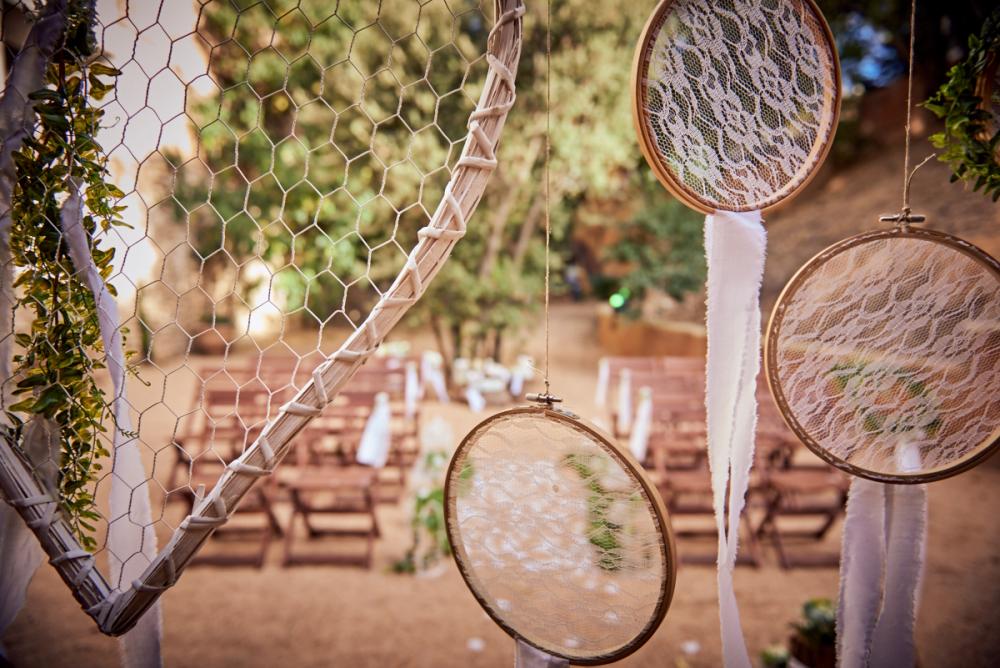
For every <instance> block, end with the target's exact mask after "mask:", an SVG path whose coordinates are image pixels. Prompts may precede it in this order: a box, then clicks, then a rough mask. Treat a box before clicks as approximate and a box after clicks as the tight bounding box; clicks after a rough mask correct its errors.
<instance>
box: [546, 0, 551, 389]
mask: <svg viewBox="0 0 1000 668" xmlns="http://www.w3.org/2000/svg"><path fill="white" fill-rule="evenodd" d="M551 154H552V0H548V1H547V2H546V4H545V395H546V396H551V395H550V393H549V271H550V260H549V245H550V241H551V237H552V229H551V219H550V213H551V205H552V201H551V197H550V194H551V186H550V184H549V161H550V158H551Z"/></svg>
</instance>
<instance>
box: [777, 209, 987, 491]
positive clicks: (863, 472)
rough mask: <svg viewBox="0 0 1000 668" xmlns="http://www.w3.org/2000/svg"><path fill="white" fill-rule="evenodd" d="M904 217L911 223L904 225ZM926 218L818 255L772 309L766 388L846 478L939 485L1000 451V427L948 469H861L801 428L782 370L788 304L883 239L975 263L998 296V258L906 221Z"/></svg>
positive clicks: (854, 239)
mask: <svg viewBox="0 0 1000 668" xmlns="http://www.w3.org/2000/svg"><path fill="white" fill-rule="evenodd" d="M893 218H899V216H889V217H885V219H886V220H891V219H893ZM906 218H908V219H909V220H906ZM922 219H923V217H922V216H912V215H908V216H906V217H904V220H903V222H902V223H901V224H899V225H897V226H896V227H894V228H891V229H886V230H877V231H874V232H865V233H862V234H858V235H855V236H852V237H849V238H847V239H844V240H842V241H839V242H837V243H835V244H833V245H832V246H829V247H828V248H826V249H824V250H822V251H820V252H819V253H818V254H817V255H815V256H814V257H813V258H812V259H811V260H809V261H808V262H807V263H806V264H805V265H804V266H802V267H801V268H800V269H799V270H798V272H796V274H795V275H794V276H793V277H792V279H791V280H790V281H789V282H788V284H787V285H786V286H785V288H784V290H782V292H781V295H780V296H779V297H778V301H777V302H776V304H775V306H774V310H773V312H772V315H771V320H770V323H769V325H768V328H767V335H766V340H765V344H764V348H765V355H764V361H765V368H766V374H767V381H768V385H769V386H770V388H771V394H772V396H773V397H774V400H775V403H776V404H777V406H778V409H779V411H780V412H781V415H782V417H783V418H784V420H785V422H786V423H787V424H788V426H789V428H791V429H792V431H794V432H795V434H796V436H798V437H799V439H801V440H802V442H803V443H805V444H806V446H807V447H808V448H809V449H810V450H812V451H813V452H814V453H815V454H816V455H817V456H819V457H820V458H821V459H823V460H825V461H826V462H828V463H830V464H832V465H833V466H836V467H837V468H839V469H841V470H843V471H845V472H847V473H850V474H852V475H856V476H860V477H863V478H867V479H869V480H874V481H877V482H885V483H899V484H918V483H926V482H932V481H935V480H941V479H943V478H948V477H951V476H953V475H956V474H958V473H962V472H963V471H967V470H968V469H971V468H973V467H975V466H977V465H978V464H980V463H982V462H983V461H985V460H986V459H987V458H988V457H990V455H992V454H993V453H994V452H996V450H997V448H998V447H1000V425H998V426H997V427H996V428H995V429H994V430H993V432H992V433H991V434H990V435H989V436H988V437H987V438H986V439H985V440H983V441H982V442H980V443H979V444H977V445H976V446H974V447H973V448H970V449H969V450H968V451H967V453H966V454H965V455H964V456H962V457H960V458H958V459H957V460H955V461H954V462H952V463H950V464H948V465H946V466H940V467H935V468H932V469H929V470H927V471H922V472H920V473H888V472H885V471H873V470H870V469H868V468H865V467H862V466H859V465H857V464H853V463H851V462H848V461H846V460H845V459H844V458H842V457H840V456H838V455H836V454H834V453H833V452H831V451H830V450H829V449H828V448H826V447H824V446H823V445H822V444H820V443H819V442H818V441H817V439H816V438H815V437H814V435H813V434H812V433H810V431H809V430H808V429H806V428H805V427H804V426H803V424H802V420H801V419H800V416H797V415H796V412H795V410H794V409H793V408H792V406H791V405H790V403H789V399H788V396H787V394H786V392H785V388H784V386H783V384H782V379H781V376H780V374H779V371H778V363H779V362H778V359H779V356H780V354H781V350H780V343H779V339H780V337H781V331H782V325H783V324H784V323H785V321H786V319H787V316H788V308H789V304H790V303H791V302H792V301H793V300H794V298H795V296H796V295H797V294H798V292H799V290H800V289H801V288H802V287H803V285H804V284H806V282H807V281H808V280H809V279H810V278H811V277H812V276H813V275H815V274H816V272H817V271H819V270H820V268H821V267H823V266H824V265H826V264H827V263H828V262H829V261H831V260H832V259H833V258H835V257H837V256H839V255H841V254H842V253H844V252H847V251H849V250H851V249H854V248H857V247H859V246H863V245H865V244H870V243H873V242H879V241H885V240H889V241H890V242H891V240H893V239H907V240H918V241H923V242H927V243H931V244H935V245H939V246H941V247H943V248H946V249H948V251H950V252H953V253H957V254H960V255H961V256H962V257H967V258H969V259H971V260H973V261H974V262H975V263H976V264H977V265H979V266H981V267H982V268H983V270H984V271H985V272H987V273H988V274H990V275H992V276H993V277H994V278H995V279H996V281H997V283H998V291H1000V262H997V260H996V259H994V258H993V257H991V256H990V255H988V254H987V253H986V252H985V251H983V250H982V249H980V248H978V247H977V246H975V245H973V244H971V243H969V242H967V241H965V240H963V239H960V238H958V237H956V236H953V235H951V234H946V233H944V232H940V231H937V230H930V229H920V228H913V227H910V225H909V224H908V222H920V221H921V220H922ZM974 385H975V383H974ZM970 389H971V388H970Z"/></svg>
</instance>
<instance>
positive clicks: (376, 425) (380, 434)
mask: <svg viewBox="0 0 1000 668" xmlns="http://www.w3.org/2000/svg"><path fill="white" fill-rule="evenodd" d="M391 445H392V407H391V406H390V405H389V395H388V394H386V393H385V392H379V393H378V394H376V395H375V405H374V406H373V407H372V413H371V415H369V416H368V421H367V422H366V423H365V430H364V431H363V432H361V443H359V444H358V455H357V460H358V463H359V464H365V465H366V466H372V467H374V468H377V469H380V468H382V467H383V466H385V463H386V461H387V460H388V459H389V447H390V446H391Z"/></svg>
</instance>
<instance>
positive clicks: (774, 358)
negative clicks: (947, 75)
mask: <svg viewBox="0 0 1000 668" xmlns="http://www.w3.org/2000/svg"><path fill="white" fill-rule="evenodd" d="M915 28H916V2H915V1H914V2H913V3H912V4H911V14H910V57H909V91H908V96H907V115H906V127H905V136H906V147H905V157H904V161H903V206H902V209H901V210H900V212H899V213H897V214H893V215H887V216H882V217H881V218H880V220H881V221H882V222H885V223H891V224H892V227H891V228H889V229H882V230H876V231H873V232H865V233H862V234H859V235H857V236H854V237H851V238H849V239H845V240H844V241H841V242H839V243H836V244H834V245H833V246H830V247H829V248H827V249H825V250H823V251H822V252H820V253H819V254H818V255H816V257H814V258H813V259H812V260H810V261H809V262H808V263H806V265H805V266H804V267H802V268H801V269H800V270H799V271H798V273H796V275H795V276H794V277H793V278H792V280H791V281H790V282H789V284H788V285H787V286H786V287H785V289H784V291H783V292H782V294H781V296H780V297H779V299H778V302H777V304H776V305H775V308H774V312H773V314H772V317H771V322H770V325H769V328H768V332H767V342H766V363H767V378H768V382H769V384H770V386H771V392H772V394H773V395H774V399H775V402H776V404H777V405H778V407H779V409H780V410H781V412H782V415H783V416H784V418H785V420H786V422H787V423H788V424H789V426H790V427H791V428H792V429H793V430H794V431H795V433H796V434H797V435H798V436H799V438H801V439H802V441H803V442H804V443H805V444H806V445H807V446H808V447H809V448H810V449H811V450H812V451H813V452H815V453H816V454H817V455H819V456H820V457H821V458H823V459H825V460H826V461H828V462H829V463H831V464H833V465H834V466H837V467H839V468H841V469H843V470H844V471H846V472H848V473H850V474H852V475H854V476H856V477H855V478H854V480H853V482H852V483H851V488H850V493H849V498H848V503H847V518H846V520H845V524H844V534H843V546H842V554H841V584H840V600H839V610H838V623H837V631H838V637H837V652H838V662H839V665H841V666H843V667H844V668H862V667H865V666H888V665H892V666H914V665H916V647H915V643H914V628H915V625H916V615H917V608H918V607H919V606H918V602H919V596H920V587H921V581H922V577H923V566H924V557H925V549H926V548H925V543H926V535H927V492H926V486H925V485H923V484H919V483H926V482H930V481H933V480H938V479H941V478H944V477H947V476H951V475H955V474H957V473H960V472H962V471H964V470H967V469H969V468H971V467H973V466H975V465H976V464H978V463H980V462H982V461H983V460H984V459H985V458H986V457H988V456H989V455H990V454H991V453H992V452H993V451H994V450H995V449H996V448H997V445H998V443H1000V263H997V261H996V260H994V259H993V258H991V257H990V256H989V255H987V254H986V253H985V252H984V251H982V250H981V249H979V248H977V247H975V246H973V245H972V244H970V243H968V242H966V241H964V240H962V239H959V238H957V237H954V236H952V235H949V234H945V233H943V232H939V231H934V230H929V229H925V228H917V227H914V225H917V224H920V223H923V222H924V216H922V215H919V214H915V213H913V212H912V210H911V208H910V184H911V181H912V178H913V173H914V172H915V171H916V169H919V167H920V166H921V165H922V164H924V163H926V162H927V160H929V159H930V157H929V158H927V160H924V163H921V165H918V166H917V168H915V169H914V170H912V171H911V170H910V134H911V133H910V112H911V108H912V87H913V54H914V44H915ZM931 157H933V156H931ZM886 483H911V484H886Z"/></svg>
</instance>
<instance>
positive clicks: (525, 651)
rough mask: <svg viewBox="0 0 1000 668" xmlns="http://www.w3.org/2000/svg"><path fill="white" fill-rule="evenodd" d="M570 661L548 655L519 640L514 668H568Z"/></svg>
mask: <svg viewBox="0 0 1000 668" xmlns="http://www.w3.org/2000/svg"><path fill="white" fill-rule="evenodd" d="M568 666H569V661H567V660H566V659H561V658H559V657H557V656H552V655H551V654H547V653H545V652H543V651H542V650H540V649H536V648H535V647H532V646H531V645H529V644H528V643H526V642H524V641H522V640H520V639H519V640H517V644H516V646H515V649H514V668H567V667H568Z"/></svg>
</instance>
